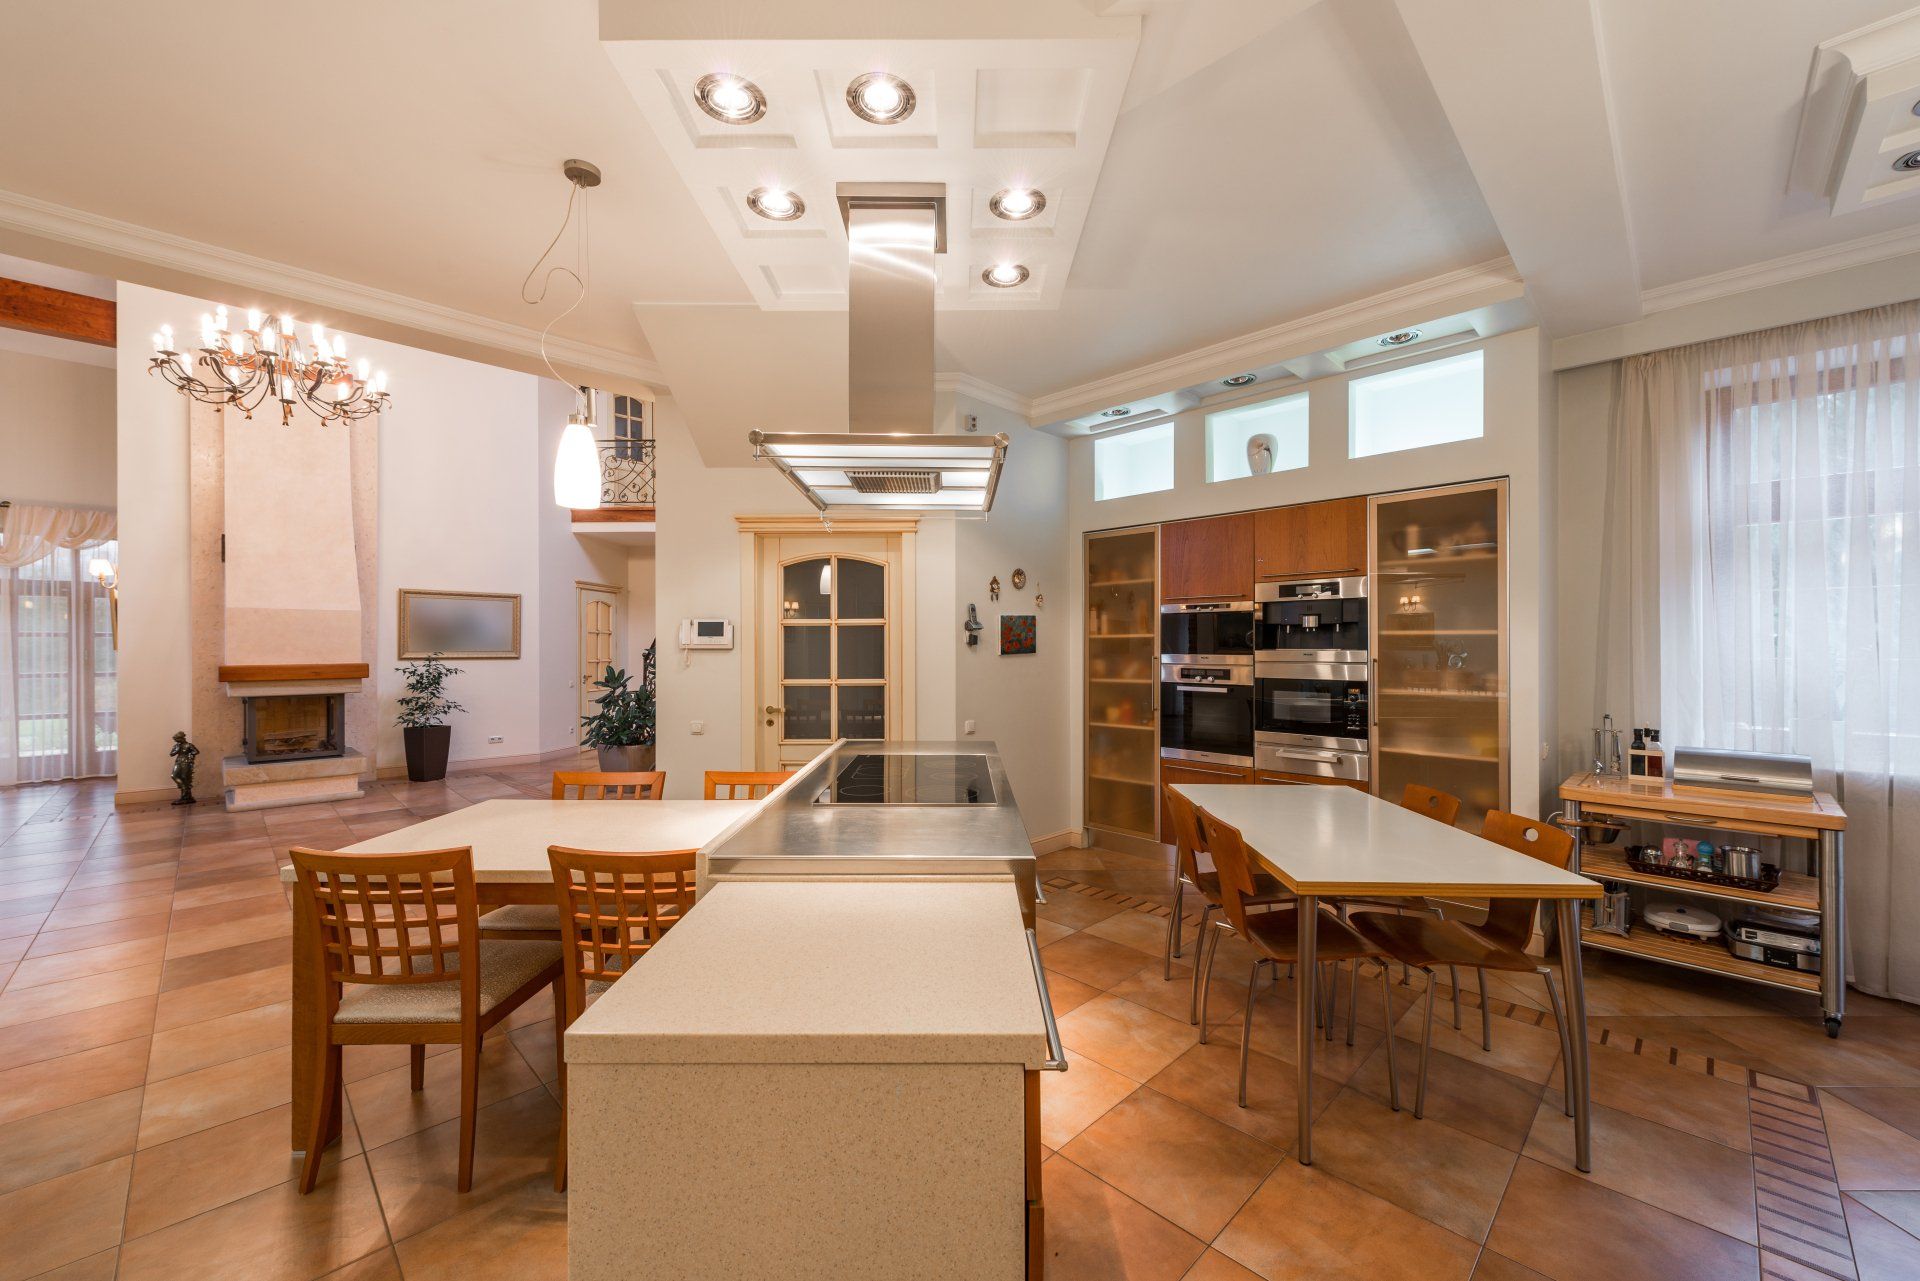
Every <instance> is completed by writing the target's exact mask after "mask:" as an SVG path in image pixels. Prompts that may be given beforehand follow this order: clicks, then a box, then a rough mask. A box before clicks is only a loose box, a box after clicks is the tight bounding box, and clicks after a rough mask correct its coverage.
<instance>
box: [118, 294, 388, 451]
mask: <svg viewBox="0 0 1920 1281" xmlns="http://www.w3.org/2000/svg"><path fill="white" fill-rule="evenodd" d="M185 345H186V344H185V343H184V342H177V341H176V340H175V338H174V336H173V326H172V325H162V326H160V330H159V332H157V333H156V334H154V336H153V359H152V360H151V361H150V362H149V363H148V366H147V372H148V373H157V374H159V375H160V376H161V377H162V378H164V379H166V380H167V381H168V382H169V383H171V384H173V386H175V387H177V388H179V389H180V390H181V391H183V392H185V393H186V394H187V395H189V396H191V397H193V398H194V399H195V400H198V401H203V402H205V403H206V404H209V405H223V406H224V405H232V406H234V407H235V408H237V409H239V410H240V411H241V412H242V413H243V414H245V415H246V416H247V417H248V418H251V417H253V411H254V410H256V409H258V408H259V407H260V406H261V405H262V404H263V403H265V402H266V401H267V400H268V399H269V398H271V399H274V400H277V401H279V402H280V421H281V422H282V423H290V422H292V421H293V407H294V406H295V405H297V404H298V405H305V406H306V407H307V408H308V409H310V410H312V411H313V412H314V413H315V414H316V415H318V416H319V419H320V421H321V422H323V423H327V422H333V421H334V420H335V419H347V420H351V419H356V418H365V417H366V416H367V415H369V414H377V413H379V412H380V411H381V410H383V409H385V408H386V407H387V404H388V401H389V399H390V398H389V397H388V395H387V375H386V372H385V371H384V370H383V371H381V372H380V373H377V374H376V373H374V372H373V370H372V368H371V367H370V365H369V363H368V361H367V360H366V359H365V358H364V357H362V358H361V360H360V362H359V365H358V367H357V368H355V367H352V366H349V365H348V363H347V345H346V342H345V341H344V340H343V339H342V338H341V336H340V335H339V334H329V333H327V332H326V330H325V329H323V328H322V327H321V326H320V325H317V324H316V325H314V326H313V341H312V343H310V344H308V345H307V346H305V347H302V345H301V343H300V339H299V336H298V335H296V334H295V333H294V328H293V317H291V316H281V317H280V319H279V321H278V323H277V324H276V322H274V321H271V320H267V319H266V318H265V317H264V316H262V315H261V313H260V312H258V311H249V312H248V313H247V324H246V328H244V329H241V330H239V331H238V332H235V331H233V330H232V329H230V328H229V327H228V322H227V309H226V308H225V307H222V308H220V309H219V310H218V311H217V312H216V313H215V314H213V315H211V316H209V315H202V316H201V317H200V346H199V349H198V350H195V351H183V350H181V348H182V347H184V346H185ZM197 367H204V368H206V369H209V370H211V371H212V372H213V374H214V377H213V379H211V380H208V379H205V378H201V377H198V376H197V375H196V374H195V373H194V370H195V368H197Z"/></svg>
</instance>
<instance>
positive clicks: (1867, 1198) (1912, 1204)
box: [1846, 1190, 1920, 1237]
mask: <svg viewBox="0 0 1920 1281" xmlns="http://www.w3.org/2000/svg"><path fill="white" fill-rule="evenodd" d="M1846 1195H1847V1196H1849V1197H1851V1198H1853V1199H1854V1200H1856V1201H1858V1202H1860V1204H1862V1205H1864V1206H1866V1207H1867V1208H1868V1209H1870V1210H1872V1211H1873V1212H1874V1213H1875V1214H1877V1215H1879V1216H1880V1217H1881V1218H1883V1219H1885V1220H1886V1221H1887V1222H1889V1223H1891V1224H1893V1225H1894V1226H1895V1227H1898V1228H1900V1229H1902V1230H1904V1231H1905V1232H1906V1233H1907V1234H1908V1235H1909V1236H1913V1237H1920V1192H1898V1191H1893V1192H1869V1191H1865V1190H1861V1191H1856V1192H1849V1193H1847V1194H1846Z"/></svg>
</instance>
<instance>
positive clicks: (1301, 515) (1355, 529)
mask: <svg viewBox="0 0 1920 1281" xmlns="http://www.w3.org/2000/svg"><path fill="white" fill-rule="evenodd" d="M1253 560H1254V576H1255V577H1256V578H1260V579H1275V578H1314V577H1318V576H1320V575H1326V576H1328V577H1333V576H1335V575H1353V574H1363V573H1365V572H1366V569H1367V500H1366V499H1365V498H1336V499H1332V500H1331V501H1328V502H1324V503H1301V504H1299V505H1298V506H1294V507H1270V508H1268V509H1267V510H1266V511H1263V512H1256V513H1254V520H1253Z"/></svg>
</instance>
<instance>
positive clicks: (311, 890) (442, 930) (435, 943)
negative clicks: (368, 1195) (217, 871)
mask: <svg viewBox="0 0 1920 1281" xmlns="http://www.w3.org/2000/svg"><path fill="white" fill-rule="evenodd" d="M293 866H294V872H295V875H296V877H297V879H298V882H299V888H298V890H297V892H296V894H295V896H294V897H295V900H296V901H295V910H296V911H300V912H305V913H308V914H309V915H308V918H307V919H308V922H309V923H310V924H311V926H312V927H313V938H314V939H315V947H316V948H317V949H318V953H319V954H318V955H317V956H315V957H314V958H313V963H314V964H315V966H316V967H317V968H318V969H319V971H320V973H321V974H322V975H323V976H324V978H325V989H326V997H325V1002H324V1004H323V1006H322V1013H321V1017H322V1019H323V1021H324V1025H325V1026H324V1028H323V1029H321V1030H322V1031H323V1035H321V1036H320V1037H319V1038H317V1039H318V1040H319V1043H320V1044H321V1046H322V1047H323V1048H322V1050H321V1059H322V1061H321V1063H320V1064H319V1067H320V1070H319V1071H318V1072H316V1073H315V1074H314V1080H315V1081H316V1083H317V1084H316V1087H315V1097H314V1100H313V1125H312V1129H311V1131H310V1132H309V1134H308V1137H307V1154H306V1159H305V1161H304V1162H302V1164H301V1167H300V1191H301V1192H303V1193H304V1192H311V1191H313V1185H314V1180H315V1179H316V1178H317V1177H318V1175H319V1173H320V1156H321V1152H322V1149H323V1148H324V1147H325V1146H326V1135H327V1133H328V1132H329V1129H330V1125H331V1120H332V1117H333V1116H334V1109H336V1108H338V1107H339V1105H340V1088H341V1076H340V1056H341V1047H343V1046H347V1045H408V1046H411V1047H413V1056H412V1057H413V1088H414V1089H416V1090H418V1089H420V1088H422V1086H423V1084H424V1078H425V1070H426V1047H427V1046H428V1045H446V1044H457V1045H458V1046H459V1047H460V1176H459V1185H458V1186H459V1190H460V1191H462V1192H465V1191H468V1190H469V1189H470V1188H472V1186H473V1134H474V1123H475V1118H476V1115H477V1114H478V1112H479V1092H480V1047H481V1044H482V1042H483V1040H484V1038H485V1037H486V1034H487V1031H488V1030H489V1029H490V1028H492V1027H494V1026H495V1025H496V1024H498V1023H499V1022H500V1021H501V1020H502V1019H504V1018H506V1017H507V1015H509V1014H511V1013H512V1012H513V1011H514V1010H515V1009H517V1008H518V1007H519V1006H520V1005H521V1004H522V1003H524V1002H525V1001H526V1000H527V999H528V998H529V997H531V996H533V994H534V993H536V992H538V991H539V990H540V989H541V988H543V987H550V988H552V989H553V996H554V1015H555V1017H559V1016H561V1015H562V1014H563V1013H564V1010H565V1002H564V998H563V993H562V990H561V983H560V963H561V952H560V945H559V944H558V943H551V942H541V941H538V940H521V941H506V940H488V939H482V938H480V931H479V920H478V915H479V914H478V908H477V904H476V900H475V894H474V888H473V851H472V850H471V849H466V848H461V849H445V850H428V851H423V852H421V853H417V854H334V853H328V852H326V851H324V850H314V849H305V848H301V847H295V848H294V850H293Z"/></svg>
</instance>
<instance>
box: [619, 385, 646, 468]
mask: <svg viewBox="0 0 1920 1281" xmlns="http://www.w3.org/2000/svg"><path fill="white" fill-rule="evenodd" d="M646 436H647V411H646V402H645V401H644V400H641V399H640V398H638V397H637V396H615V397H614V398H613V439H614V442H615V447H614V456H615V457H617V458H638V457H640V454H641V450H642V448H643V446H641V444H640V443H639V442H640V441H642V440H644V439H646Z"/></svg>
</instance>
